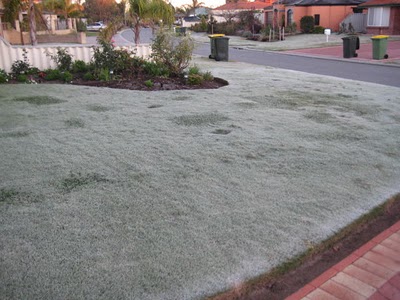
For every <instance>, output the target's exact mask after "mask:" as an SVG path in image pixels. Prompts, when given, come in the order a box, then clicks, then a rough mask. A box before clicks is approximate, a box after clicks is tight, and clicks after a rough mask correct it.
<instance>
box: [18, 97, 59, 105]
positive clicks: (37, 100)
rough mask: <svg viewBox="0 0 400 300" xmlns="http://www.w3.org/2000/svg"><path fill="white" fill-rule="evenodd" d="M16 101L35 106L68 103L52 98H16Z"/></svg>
mask: <svg viewBox="0 0 400 300" xmlns="http://www.w3.org/2000/svg"><path fill="white" fill-rule="evenodd" d="M14 101H21V102H28V103H29V104H34V105H48V104H58V103H63V102H66V101H65V100H61V99H58V98H55V97H50V96H27V97H18V98H14Z"/></svg>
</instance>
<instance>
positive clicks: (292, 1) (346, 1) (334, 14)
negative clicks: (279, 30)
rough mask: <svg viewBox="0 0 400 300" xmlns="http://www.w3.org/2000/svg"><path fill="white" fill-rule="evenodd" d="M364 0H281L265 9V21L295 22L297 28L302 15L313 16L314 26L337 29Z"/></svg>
mask: <svg viewBox="0 0 400 300" xmlns="http://www.w3.org/2000/svg"><path fill="white" fill-rule="evenodd" d="M365 1H366V0H282V1H278V2H275V3H274V4H273V5H272V7H269V8H267V9H266V11H265V21H266V22H265V23H266V24H268V25H271V26H290V25H291V24H292V23H296V24H297V27H298V29H299V27H300V20H301V18H302V17H304V16H313V17H314V20H315V24H314V25H315V26H322V27H324V28H330V29H331V30H333V31H338V30H339V27H340V23H342V22H343V20H345V19H346V18H347V17H348V16H350V15H352V14H353V13H354V12H358V10H357V7H358V5H359V4H362V3H364V2H365Z"/></svg>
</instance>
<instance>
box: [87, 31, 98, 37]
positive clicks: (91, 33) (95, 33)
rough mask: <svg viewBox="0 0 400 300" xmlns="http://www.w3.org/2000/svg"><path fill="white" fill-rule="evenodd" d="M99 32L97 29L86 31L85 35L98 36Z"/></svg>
mask: <svg viewBox="0 0 400 300" xmlns="http://www.w3.org/2000/svg"><path fill="white" fill-rule="evenodd" d="M98 35H99V33H98V32H97V31H86V36H98Z"/></svg>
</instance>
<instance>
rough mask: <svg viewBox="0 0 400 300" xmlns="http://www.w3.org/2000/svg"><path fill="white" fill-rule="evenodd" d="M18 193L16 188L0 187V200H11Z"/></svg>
mask: <svg viewBox="0 0 400 300" xmlns="http://www.w3.org/2000/svg"><path fill="white" fill-rule="evenodd" d="M19 194H20V193H19V192H18V191H17V190H16V189H7V188H2V189H0V202H12V200H13V199H15V198H16V197H17V196H18V195H19Z"/></svg>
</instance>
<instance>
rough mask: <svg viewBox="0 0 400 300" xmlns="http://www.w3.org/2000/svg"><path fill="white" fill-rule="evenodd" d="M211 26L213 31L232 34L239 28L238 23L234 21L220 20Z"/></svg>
mask: <svg viewBox="0 0 400 300" xmlns="http://www.w3.org/2000/svg"><path fill="white" fill-rule="evenodd" d="M213 28H214V33H221V34H226V35H234V34H235V33H236V31H238V30H240V29H241V26H240V24H239V23H236V22H221V23H216V24H214V26H213Z"/></svg>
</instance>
